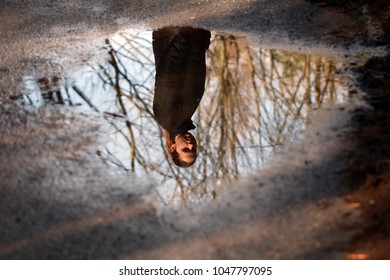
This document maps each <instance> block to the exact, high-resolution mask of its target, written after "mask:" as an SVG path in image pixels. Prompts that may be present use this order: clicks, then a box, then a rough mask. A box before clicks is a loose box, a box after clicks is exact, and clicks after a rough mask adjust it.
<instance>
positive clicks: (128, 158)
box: [22, 31, 348, 203]
mask: <svg viewBox="0 0 390 280" xmlns="http://www.w3.org/2000/svg"><path fill="white" fill-rule="evenodd" d="M107 46H108V54H109V60H108V61H107V63H105V64H102V65H91V66H89V67H86V68H83V69H81V70H79V71H77V72H76V73H74V74H73V75H72V76H71V77H69V78H64V77H61V76H52V77H45V78H41V77H33V76H26V77H24V81H23V84H22V103H23V104H24V105H25V106H27V107H29V106H30V107H31V106H32V107H39V106H46V105H54V106H64V107H69V108H72V110H80V111H83V112H88V111H89V112H91V111H95V112H99V113H101V114H102V115H103V116H104V120H105V121H106V122H107V123H108V124H109V125H110V126H111V129H112V132H111V134H110V135H109V138H110V141H109V142H107V143H106V145H105V146H104V147H101V149H100V150H99V151H98V154H99V155H100V157H101V159H102V160H103V161H105V162H106V163H109V164H112V165H114V166H116V167H117V168H119V169H121V170H123V171H124V172H128V173H129V174H130V175H131V176H135V177H137V178H140V179H142V178H145V176H148V177H151V178H153V179H154V180H155V181H156V183H157V185H159V186H161V187H160V188H159V189H158V191H159V195H160V197H161V199H162V200H163V201H164V203H172V202H178V201H181V202H182V201H184V202H186V201H197V200H199V199H206V198H208V199H214V198H216V197H218V190H220V189H221V188H223V187H225V186H227V185H228V182H229V181H231V180H234V179H237V178H239V177H241V176H243V175H246V174H248V173H249V172H252V171H254V170H256V169H259V168H262V167H264V166H265V164H267V162H269V161H270V160H271V159H272V158H273V155H274V152H275V150H276V149H277V148H278V147H279V146H280V145H283V144H284V143H286V142H287V141H294V140H296V139H297V138H299V137H300V133H301V132H302V131H303V130H304V129H305V127H306V126H307V125H308V124H310V122H311V116H312V113H313V111H314V110H315V109H317V108H319V107H321V106H323V105H324V104H329V103H341V102H344V101H346V99H347V98H348V93H347V89H345V88H344V87H343V83H342V81H341V78H340V77H338V76H336V74H335V72H336V69H337V68H339V66H341V64H340V62H339V63H337V62H334V61H330V60H328V59H327V58H325V57H320V56H312V55H306V54H299V53H294V52H289V51H282V50H273V49H261V48H259V47H255V46H251V45H250V44H249V41H248V39H247V38H245V37H242V36H238V35H232V34H218V33H212V37H211V44H210V47H209V50H208V52H207V54H206V64H207V71H206V72H207V74H206V85H205V92H204V95H203V99H202V101H201V103H200V106H199V107H198V110H197V111H196V113H195V114H194V115H193V118H192V120H193V122H194V124H195V125H196V130H195V131H194V136H195V137H196V139H197V142H198V158H197V160H196V162H195V164H194V165H193V166H192V167H190V168H179V167H177V166H175V165H173V164H171V163H170V161H169V158H168V155H167V153H166V152H165V149H164V145H165V143H164V142H165V141H164V138H163V137H162V130H161V128H160V127H159V125H158V124H157V122H156V121H155V119H154V117H153V110H152V105H153V95H154V77H155V65H154V56H153V48H152V32H151V31H150V32H149V31H144V32H136V31H131V32H130V31H129V32H123V33H120V34H117V35H116V36H114V37H112V38H110V39H109V40H107Z"/></svg>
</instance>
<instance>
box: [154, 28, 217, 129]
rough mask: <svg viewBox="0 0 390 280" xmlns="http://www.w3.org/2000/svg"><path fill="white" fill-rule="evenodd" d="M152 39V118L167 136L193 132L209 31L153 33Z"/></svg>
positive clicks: (192, 30) (202, 84)
mask: <svg viewBox="0 0 390 280" xmlns="http://www.w3.org/2000/svg"><path fill="white" fill-rule="evenodd" d="M169 31H171V32H169ZM159 32H160V33H159ZM162 33H163V34H162ZM163 35H167V36H163ZM153 39H154V40H153V51H154V55H155V61H156V81H155V93H154V94H155V95H154V101H153V111H154V115H155V118H156V120H157V122H158V123H159V124H160V125H161V126H162V127H163V128H164V129H165V130H167V131H168V132H169V133H170V134H178V133H182V132H186V131H188V130H190V129H194V128H195V126H194V125H193V123H192V121H191V117H192V115H193V114H194V112H195V111H196V108H197V107H198V105H199V102H200V100H201V99H202V96H203V93H204V84H205V78H206V63H205V52H206V50H207V48H208V46H209V44H210V32H209V31H206V30H203V29H193V28H183V29H175V30H174V31H172V30H168V31H167V30H162V31H161V30H160V31H155V32H154V34H153Z"/></svg>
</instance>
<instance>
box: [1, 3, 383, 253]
mask: <svg viewBox="0 0 390 280" xmlns="http://www.w3.org/2000/svg"><path fill="white" fill-rule="evenodd" d="M0 19H1V24H0V35H1V36H0V45H1V46H2V47H1V48H0V57H1V63H0V83H1V88H0V96H1V97H0V130H1V135H2V137H1V139H0V147H1V150H0V182H1V187H0V258H1V259H343V258H345V252H343V251H342V250H341V249H340V248H342V246H343V245H345V244H347V243H348V242H349V240H350V239H351V238H352V237H353V235H354V234H355V232H354V230H345V228H356V225H359V223H361V222H362V221H361V219H360V213H359V210H357V209H350V208H348V207H347V205H346V203H345V201H344V199H343V197H342V194H343V193H344V192H345V191H346V190H347V189H348V186H347V185H346V184H345V181H344V179H345V178H344V172H345V170H346V168H347V166H348V160H349V159H350V157H351V154H352V153H353V149H354V145H353V143H351V142H350V141H348V140H347V139H346V137H345V135H346V134H347V133H348V132H349V131H351V130H352V129H353V127H351V118H352V116H353V112H355V111H356V110H357V108H360V107H361V106H364V102H362V101H360V100H359V98H355V99H354V100H352V101H351V102H350V103H348V104H345V105H343V107H342V108H340V107H337V106H335V107H330V108H323V109H322V110H319V111H318V112H317V114H316V116H315V117H314V119H313V122H312V123H313V125H312V126H310V127H309V128H308V130H307V131H306V132H305V134H304V136H303V140H302V141H299V142H298V143H293V144H290V145H286V146H284V147H283V148H282V149H281V150H280V155H279V156H278V157H277V158H276V159H275V160H274V161H273V162H272V163H271V164H270V165H269V166H268V167H267V168H265V169H263V170H259V171H258V172H255V173H254V174H253V175H250V176H248V177H247V178H242V179H240V180H239V181H237V182H235V183H234V184H233V185H232V186H231V187H229V188H227V189H226V190H225V191H223V192H221V194H220V195H219V197H218V199H217V200H215V201H203V202H198V203H196V204H191V203H190V204H187V205H184V206H183V205H163V204H161V203H160V202H159V201H158V199H157V198H156V196H155V192H154V191H155V189H156V187H158V186H157V185H156V184H157V183H156V182H154V181H153V180H148V179H145V180H135V179H132V178H131V176H129V175H127V174H122V173H118V172H117V171H116V170H114V169H110V168H109V167H107V166H106V165H104V163H102V162H101V160H99V158H98V157H97V155H96V147H97V146H98V145H99V144H100V143H101V142H102V141H104V136H103V135H104V129H105V128H104V126H102V124H101V116H99V115H97V114H96V115H95V114H89V115H83V114H78V113H77V112H73V111H69V110H65V109H64V110H57V109H56V110H54V109H53V108H40V109H34V110H26V109H24V108H23V107H21V106H20V105H18V104H17V103H16V102H15V101H14V99H15V98H16V97H17V95H18V93H19V92H20V82H21V80H22V77H23V76H24V75H36V76H41V75H45V74H49V73H50V74H52V73H67V72H69V71H70V72H71V71H72V70H74V69H77V68H79V67H81V66H82V65H85V63H86V62H87V61H94V60H96V61H99V60H104V59H106V50H105V45H104V39H105V38H107V37H108V36H109V35H111V34H113V33H115V32H117V31H118V30H122V29H125V28H138V29H144V30H145V29H146V30H152V29H154V28H157V27H162V26H166V25H192V26H199V27H203V28H206V29H210V30H217V31H221V32H235V33H239V34H244V35H247V36H249V38H250V39H251V40H252V41H253V42H254V44H258V45H261V46H264V47H277V48H283V49H292V50H297V51H302V52H310V53H319V54H323V55H327V56H329V57H338V58H342V59H347V61H348V62H350V63H352V62H353V63H360V62H361V59H364V57H368V58H369V57H371V56H372V55H373V54H374V53H376V54H379V53H381V52H382V51H383V48H380V47H377V46H370V45H367V44H366V45H363V44H361V43H362V42H365V41H368V40H369V39H370V36H371V35H375V36H377V34H376V33H375V32H373V34H369V32H368V33H363V32H362V29H361V28H359V26H361V24H369V23H368V21H365V20H364V19H363V20H362V19H360V18H354V17H351V16H348V15H346V14H345V13H342V12H340V11H336V10H334V9H330V8H327V7H321V6H318V5H312V4H310V3H309V2H306V1H302V0H291V1H278V2H277V3H275V1H230V2H229V1H204V0H203V1H202V0H199V1H193V2H183V1H170V3H169V4H162V3H161V2H158V1H109V2H107V1H92V0H88V1H83V2H82V3H79V1H73V0H71V1H65V2H61V3H53V2H52V1H48V0H47V1H45V0H41V1H34V2H31V1H28V2H27V1H26V2H25V1H2V2H1V4H0ZM341 27H342V28H341ZM376 31H377V32H380V30H376ZM374 33H375V34H374ZM362 57H363V58H362ZM353 78H354V77H353V76H351V80H350V84H351V85H352V86H353V82H354V79H353ZM341 228H343V230H341Z"/></svg>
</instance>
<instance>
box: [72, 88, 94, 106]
mask: <svg viewBox="0 0 390 280" xmlns="http://www.w3.org/2000/svg"><path fill="white" fill-rule="evenodd" d="M72 88H73V90H74V91H75V92H77V94H78V95H79V96H80V97H81V98H82V99H83V100H84V101H85V102H86V103H87V104H88V106H89V107H91V108H92V109H93V110H94V111H95V112H99V109H98V108H97V107H95V105H93V104H92V102H91V101H90V100H89V98H88V97H87V96H86V95H85V94H84V93H83V92H82V91H81V90H80V89H79V88H78V87H77V86H76V85H73V86H72Z"/></svg>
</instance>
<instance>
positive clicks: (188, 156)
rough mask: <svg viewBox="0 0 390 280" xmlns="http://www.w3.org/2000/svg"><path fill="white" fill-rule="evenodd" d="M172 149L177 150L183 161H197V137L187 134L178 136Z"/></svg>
mask: <svg viewBox="0 0 390 280" xmlns="http://www.w3.org/2000/svg"><path fill="white" fill-rule="evenodd" d="M172 148H173V149H175V150H176V152H177V153H178V154H179V158H180V159H181V160H182V161H184V162H186V163H192V162H194V161H195V160H196V155H197V143H196V140H195V137H194V136H193V135H192V134H191V133H189V132H187V133H184V134H179V135H177V136H176V137H175V144H173V146H172Z"/></svg>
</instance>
